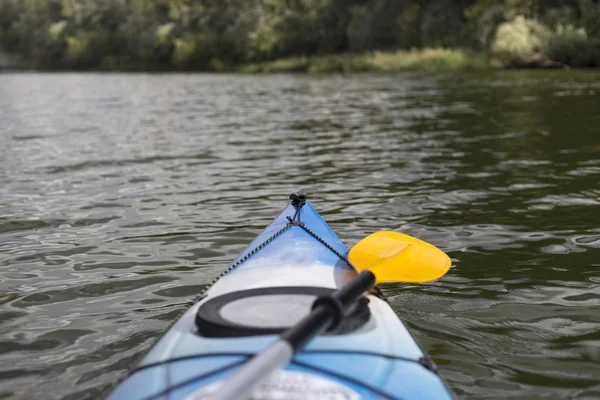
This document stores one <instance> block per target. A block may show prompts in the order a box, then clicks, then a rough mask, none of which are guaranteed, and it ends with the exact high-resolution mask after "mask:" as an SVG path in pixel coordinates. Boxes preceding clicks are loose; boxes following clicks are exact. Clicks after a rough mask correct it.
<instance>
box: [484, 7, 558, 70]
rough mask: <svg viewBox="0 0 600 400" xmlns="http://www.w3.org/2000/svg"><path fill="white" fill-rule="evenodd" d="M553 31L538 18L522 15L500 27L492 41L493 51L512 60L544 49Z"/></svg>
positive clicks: (509, 60)
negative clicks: (528, 17) (527, 17)
mask: <svg viewBox="0 0 600 400" xmlns="http://www.w3.org/2000/svg"><path fill="white" fill-rule="evenodd" d="M551 35H552V32H551V31H550V29H548V28H547V27H546V26H545V25H543V24H541V23H539V22H538V21H536V20H532V19H526V18H525V17H523V16H522V15H518V16H516V17H515V18H514V19H513V20H512V21H509V22H505V23H503V24H501V25H500V26H499V27H498V30H497V31H496V37H495V39H494V41H493V43H492V52H493V53H494V54H495V55H497V56H498V57H500V58H501V59H503V60H505V61H507V62H512V61H513V60H515V59H518V58H522V57H524V56H526V55H528V54H532V53H536V52H539V51H541V50H542V48H543V46H544V44H545V43H546V42H547V41H548V39H549V38H550V36H551Z"/></svg>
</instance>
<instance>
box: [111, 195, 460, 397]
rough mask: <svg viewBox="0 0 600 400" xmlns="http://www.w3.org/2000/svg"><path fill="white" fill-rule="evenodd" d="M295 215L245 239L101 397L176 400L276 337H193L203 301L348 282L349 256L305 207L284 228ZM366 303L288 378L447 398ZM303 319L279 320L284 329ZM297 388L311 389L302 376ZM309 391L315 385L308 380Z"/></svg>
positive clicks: (312, 348)
mask: <svg viewBox="0 0 600 400" xmlns="http://www.w3.org/2000/svg"><path fill="white" fill-rule="evenodd" d="M296 211H297V208H296V207H295V206H293V205H288V206H287V207H286V208H285V209H284V210H283V211H282V212H281V213H280V214H279V215H278V216H277V217H276V218H275V220H274V221H273V222H272V223H271V224H270V225H269V226H268V227H267V228H266V229H265V230H264V231H263V232H262V233H261V234H259V235H258V236H257V237H256V239H255V240H254V241H252V243H251V244H250V245H249V246H248V248H247V249H246V250H244V252H242V253H241V254H240V256H238V258H236V260H234V263H233V264H232V265H233V266H234V268H232V269H230V270H229V272H227V273H226V274H225V275H224V276H222V277H221V278H220V279H219V280H218V281H217V282H216V283H214V285H212V286H211V287H210V288H209V289H208V290H207V291H206V292H205V293H204V296H203V297H202V298H201V299H200V300H199V301H198V302H197V303H196V304H194V305H193V306H192V307H191V308H190V309H189V310H187V311H186V313H185V314H184V315H183V316H182V317H181V318H180V319H179V320H178V321H177V322H176V323H175V324H174V325H173V326H172V327H171V328H170V329H169V330H168V331H167V333H166V334H165V335H164V336H163V337H162V338H161V339H160V340H159V341H158V342H157V343H156V345H155V346H154V347H153V348H152V349H151V350H150V351H149V352H148V353H147V354H146V356H145V357H144V359H143V360H142V361H141V363H140V364H139V365H138V366H137V368H136V369H134V370H133V371H132V372H131V374H130V376H129V377H128V378H127V379H126V380H124V381H123V382H122V383H121V385H120V386H118V387H117V389H116V390H115V391H114V392H113V393H112V395H111V396H110V397H109V398H110V399H113V400H115V399H125V398H127V399H184V398H186V397H188V396H190V395H193V394H194V393H197V392H198V391H199V390H201V389H202V388H206V387H207V386H208V385H211V384H213V383H215V382H218V381H221V380H223V379H225V378H227V377H229V376H230V375H232V374H233V373H235V372H236V371H237V369H238V368H239V367H240V366H241V365H242V364H244V362H246V361H247V360H248V358H250V357H251V356H253V355H255V354H257V353H260V352H261V351H263V350H264V349H266V348H267V347H268V346H269V345H270V344H271V343H272V342H274V341H275V340H276V338H277V337H278V335H276V334H260V335H250V336H244V335H242V336H238V337H214V336H211V337H209V336H206V335H203V334H200V333H199V330H198V327H197V325H196V318H197V314H198V310H199V309H200V308H201V307H202V306H203V305H204V304H207V303H208V302H210V301H211V300H212V301H214V299H215V298H220V297H224V296H226V295H228V294H232V293H239V292H241V291H249V292H251V291H252V290H263V289H264V288H282V290H286V289H285V288H298V287H307V288H310V287H313V288H328V289H331V290H333V289H337V288H340V287H341V286H343V285H344V284H345V283H346V282H348V281H349V280H351V279H352V278H353V277H354V276H356V272H355V271H354V269H353V268H352V267H351V266H350V265H349V264H348V263H347V261H346V260H345V256H346V255H347V254H348V249H347V248H346V246H344V244H343V243H342V242H341V241H340V240H339V238H338V237H337V236H336V234H335V233H334V232H333V231H332V230H331V228H330V227H329V226H328V225H327V223H326V222H325V221H324V220H323V219H322V218H321V216H320V215H319V214H318V213H317V212H316V210H315V209H314V208H313V207H312V205H310V204H309V203H308V202H307V203H306V204H305V205H304V206H303V207H302V208H301V209H300V221H301V223H300V224H294V223H290V219H294V217H295V216H296V217H297V215H296ZM302 224H303V225H304V226H302ZM323 242H324V243H323ZM257 249H258V250H257ZM366 297H367V298H368V305H367V307H368V312H369V313H370V316H369V318H368V321H367V322H366V323H364V325H362V326H360V327H358V328H357V329H355V330H353V331H351V332H349V333H344V334H325V335H319V336H317V337H315V338H314V339H313V340H311V341H310V342H309V343H308V344H307V345H306V346H305V348H304V349H303V350H301V351H300V352H299V353H297V354H296V355H295V357H294V359H293V360H292V362H291V363H290V364H289V365H287V366H286V367H285V369H284V370H285V371H289V372H296V373H297V374H296V375H294V376H295V377H296V378H297V377H298V376H309V377H311V376H312V377H315V379H316V377H319V378H322V379H323V380H324V381H328V382H335V383H337V384H339V385H341V386H343V387H344V388H347V389H348V390H349V391H350V392H351V393H353V394H355V395H356V396H357V397H354V398H353V399H451V398H452V397H451V395H450V393H449V392H448V390H447V389H446V387H445V386H444V383H443V381H442V380H441V379H440V377H439V376H438V375H437V373H436V372H435V371H434V368H433V366H432V364H431V363H429V362H428V359H427V357H425V355H424V354H423V352H422V351H421V350H420V348H419V347H418V345H417V344H416V343H415V341H414V339H413V338H412V336H411V335H410V333H409V332H408V330H407V329H406V328H405V326H404V325H403V324H402V322H401V321H400V319H399V318H398V317H397V315H396V314H395V313H394V311H393V310H392V308H391V307H390V306H389V305H388V304H387V302H386V301H385V300H383V299H381V298H379V297H377V296H374V295H372V294H369V295H367V296H366ZM291 306H292V305H290V307H291ZM284 309H285V308H284ZM308 312H309V309H306V310H304V313H302V312H299V313H297V315H291V316H289V315H288V317H289V318H291V321H290V322H289V324H293V323H294V321H296V320H298V319H300V318H301V317H303V316H304V315H305V314H306V313H308ZM263 314H264V313H263ZM288 314H289V313H288ZM289 324H288V325H289ZM285 371H284V372H285ZM298 373H302V374H298ZM303 374H306V375H303ZM302 382H303V385H304V384H305V385H308V386H310V385H311V381H310V379H309V380H306V381H302ZM288 384H289V382H288ZM313 386H314V387H315V388H316V387H317V386H318V385H317V381H316V380H315V381H314V382H313ZM314 390H317V389H314ZM314 393H317V392H314ZM314 393H313V396H312V397H311V396H310V395H306V394H304V397H303V398H328V397H315V396H317V395H316V394H314ZM306 396H308V397H306ZM319 396H320V395H319ZM189 398H193V397H189ZM261 398H269V397H261ZM272 398H277V397H272ZM330 398H331V399H334V398H335V399H337V398H340V399H341V398H352V397H348V396H346V397H330Z"/></svg>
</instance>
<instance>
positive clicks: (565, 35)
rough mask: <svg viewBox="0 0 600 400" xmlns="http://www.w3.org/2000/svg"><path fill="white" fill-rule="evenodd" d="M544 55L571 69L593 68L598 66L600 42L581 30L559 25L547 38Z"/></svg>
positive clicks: (571, 26)
mask: <svg viewBox="0 0 600 400" xmlns="http://www.w3.org/2000/svg"><path fill="white" fill-rule="evenodd" d="M545 50H546V51H545V52H546V54H547V55H548V57H550V58H551V59H552V60H554V61H558V62H560V63H563V64H566V65H569V66H571V67H595V66H599V65H600V42H599V41H598V39H594V38H589V37H588V35H587V34H586V32H585V30H584V29H583V28H579V29H576V28H575V27H573V25H559V26H557V28H556V32H555V33H554V34H553V35H552V36H551V37H550V38H549V40H548V43H547V45H546V49H545Z"/></svg>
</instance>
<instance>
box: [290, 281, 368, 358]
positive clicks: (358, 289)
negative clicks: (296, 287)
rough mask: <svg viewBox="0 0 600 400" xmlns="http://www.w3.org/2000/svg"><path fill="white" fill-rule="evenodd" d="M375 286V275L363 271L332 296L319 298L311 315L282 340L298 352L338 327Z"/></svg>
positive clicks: (303, 319) (291, 329)
mask: <svg viewBox="0 0 600 400" xmlns="http://www.w3.org/2000/svg"><path fill="white" fill-rule="evenodd" d="M373 285H375V275H373V273H372V272H370V271H363V272H361V273H360V274H359V275H358V276H357V277H356V278H354V279H352V280H351V281H350V282H349V283H348V284H347V285H345V286H344V287H342V288H341V289H340V290H338V291H336V292H334V293H333V294H331V295H330V296H325V297H319V298H318V299H317V300H316V301H315V303H314V304H313V309H312V311H311V313H310V314H308V315H307V316H306V317H304V318H302V320H301V321H300V322H298V323H297V324H296V325H295V326H294V327H292V328H290V329H288V330H286V331H285V332H284V333H282V334H281V340H285V341H286V342H288V343H289V344H290V345H291V346H292V347H293V348H294V351H298V350H299V349H300V348H302V347H303V346H304V344H305V343H306V342H307V341H308V340H310V339H311V338H312V337H313V336H315V335H318V334H319V333H321V332H322V331H324V330H325V329H327V328H329V327H330V326H332V325H337V324H338V323H339V322H340V321H341V320H342V318H344V315H345V314H346V310H347V309H348V308H349V306H350V305H351V304H352V303H354V302H355V301H356V300H357V299H358V298H360V296H361V295H362V294H363V293H364V292H366V291H367V290H369V289H370V288H371V287H373Z"/></svg>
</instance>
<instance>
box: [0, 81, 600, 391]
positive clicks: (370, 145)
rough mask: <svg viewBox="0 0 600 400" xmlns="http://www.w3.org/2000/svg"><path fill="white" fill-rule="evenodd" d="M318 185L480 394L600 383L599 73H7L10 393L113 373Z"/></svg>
mask: <svg viewBox="0 0 600 400" xmlns="http://www.w3.org/2000/svg"><path fill="white" fill-rule="evenodd" d="M297 190H302V191H304V192H306V193H307V194H308V196H309V199H310V200H311V201H312V203H313V205H314V206H315V207H316V208H317V209H318V210H319V211H320V212H321V213H322V215H323V216H324V218H325V219H326V220H327V221H328V222H329V223H330V225H331V226H332V227H333V229H334V230H335V231H336V232H337V233H338V234H339V236H340V238H341V239H342V240H343V241H344V242H345V243H346V244H347V245H352V244H354V243H356V241H358V240H359V239H360V238H362V237H364V236H365V235H367V234H369V233H372V232H374V231H376V230H382V229H391V230H397V231H402V232H405V233H408V234H410V235H413V236H417V237H419V238H422V239H425V240H427V241H429V242H431V243H433V244H435V245H437V246H439V247H440V248H442V249H444V250H445V251H446V252H447V253H448V254H449V255H450V256H451V257H452V260H453V267H452V269H451V270H450V272H449V273H448V274H447V275H446V276H445V277H444V278H442V279H440V280H439V281H437V282H433V283H429V284H421V285H396V286H393V285H386V286H384V291H385V293H386V294H387V295H388V296H389V298H390V300H391V302H392V304H393V305H394V307H395V309H396V310H397V312H398V313H399V315H400V316H401V317H402V319H403V320H404V321H405V323H406V324H407V325H408V327H409V329H410V330H411V331H412V332H413V334H414V336H415V339H416V340H417V341H418V342H419V344H420V345H421V346H422V348H423V350H424V351H425V352H427V353H428V354H430V355H431V356H432V357H433V359H434V360H435V361H436V363H437V364H438V365H439V366H440V368H441V373H442V375H443V376H444V377H445V379H446V381H447V383H448V385H449V386H450V388H451V389H452V391H453V392H454V393H455V394H456V395H457V396H458V397H459V398H470V399H498V398H507V399H531V398H548V399H557V398H570V399H592V398H600V207H599V205H600V73H597V72H590V71H583V72H577V71H571V72H563V71H553V72H546V71H544V72H542V71H535V72H516V71H512V72H508V71H507V72H493V73H470V74H454V75H423V74H416V73H415V74H413V73H410V74H399V75H356V76H335V75H331V76H330V75H323V76H305V75H273V76H243V75H194V74H192V75H185V74H181V75H161V74H157V75H139V74H122V75H121V74H109V75H101V74H5V75H0V304H1V308H0V398H14V399H29V398H39V397H40V396H41V397H43V398H45V399H59V398H65V399H92V398H97V397H99V396H100V395H101V393H103V391H105V390H106V389H108V388H110V387H111V386H112V385H114V384H115V382H117V381H118V379H119V378H120V377H122V376H123V374H124V373H125V372H126V371H127V369H128V368H129V367H131V366H132V363H133V362H134V361H135V360H137V358H138V357H139V355H140V354H141V353H143V352H144V351H145V350H147V349H148V347H149V346H150V345H151V344H152V343H153V341H154V340H155V339H156V338H157V337H158V336H159V335H160V334H161V333H162V332H163V331H164V330H165V329H166V328H167V327H168V326H169V324H170V323H171V322H172V320H173V319H174V318H175V317H176V316H177V315H178V314H179V313H180V311H182V310H183V309H185V308H186V307H188V306H189V305H190V300H191V299H192V298H193V297H194V295H195V293H197V292H199V291H200V289H201V288H202V287H203V285H205V284H207V283H208V282H209V281H210V280H211V279H212V278H213V277H214V276H216V275H217V274H218V273H219V272H221V271H222V270H223V269H225V268H226V267H227V265H228V263H229V262H230V261H231V260H232V259H233V258H234V257H235V256H236V255H237V254H238V253H239V252H240V251H242V250H243V248H244V247H245V245H246V244H248V242H249V241H250V240H251V239H252V238H253V237H254V235H256V234H257V233H258V232H259V231H260V230H261V229H262V228H263V227H264V226H265V225H266V224H267V223H268V222H269V221H270V220H271V219H272V218H273V217H274V215H275V213H276V212H278V211H279V209H280V208H282V207H283V206H284V205H285V203H286V201H287V195H288V194H289V193H290V192H293V191H297Z"/></svg>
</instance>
